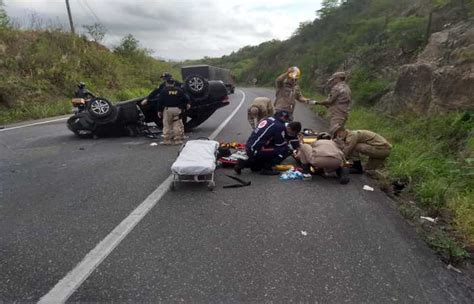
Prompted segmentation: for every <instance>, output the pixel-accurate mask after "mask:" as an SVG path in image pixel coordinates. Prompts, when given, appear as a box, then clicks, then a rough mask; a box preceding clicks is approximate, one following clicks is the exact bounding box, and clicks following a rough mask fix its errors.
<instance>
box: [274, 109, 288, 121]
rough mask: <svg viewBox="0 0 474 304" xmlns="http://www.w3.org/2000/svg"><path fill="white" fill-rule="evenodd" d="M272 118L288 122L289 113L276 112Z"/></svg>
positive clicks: (283, 111)
mask: <svg viewBox="0 0 474 304" xmlns="http://www.w3.org/2000/svg"><path fill="white" fill-rule="evenodd" d="M273 117H275V118H277V119H280V120H283V121H290V112H288V111H285V110H278V111H277V112H276V113H275V115H273Z"/></svg>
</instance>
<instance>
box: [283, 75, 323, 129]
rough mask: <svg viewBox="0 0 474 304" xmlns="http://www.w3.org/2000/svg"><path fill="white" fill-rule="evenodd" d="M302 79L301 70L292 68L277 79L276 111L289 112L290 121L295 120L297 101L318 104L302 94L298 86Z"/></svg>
mask: <svg viewBox="0 0 474 304" xmlns="http://www.w3.org/2000/svg"><path fill="white" fill-rule="evenodd" d="M300 77H301V71H300V69H298V68H297V67H291V68H289V69H288V70H287V71H286V72H285V73H283V74H281V75H280V76H278V78H277V79H276V99H275V111H280V110H283V111H288V112H289V113H290V121H291V120H293V112H294V110H295V105H296V101H299V102H304V103H307V104H316V101H314V100H310V99H309V98H306V97H304V96H303V94H302V93H301V90H300V87H299V86H298V79H300Z"/></svg>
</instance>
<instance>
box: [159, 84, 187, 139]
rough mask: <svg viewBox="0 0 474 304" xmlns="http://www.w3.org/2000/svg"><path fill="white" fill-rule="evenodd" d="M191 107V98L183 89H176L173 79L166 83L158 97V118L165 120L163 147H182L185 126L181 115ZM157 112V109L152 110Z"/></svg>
mask: <svg viewBox="0 0 474 304" xmlns="http://www.w3.org/2000/svg"><path fill="white" fill-rule="evenodd" d="M190 107H191V105H190V101H189V98H188V97H187V95H186V94H185V93H184V92H183V90H182V89H181V88H178V87H175V82H174V80H173V79H169V80H167V81H166V83H165V87H164V89H163V90H162V92H161V93H160V95H159V96H158V102H157V109H156V111H157V112H158V117H159V118H162V119H163V141H162V142H161V143H160V144H162V145H172V144H173V143H174V144H175V145H180V144H182V143H183V139H184V124H183V120H182V117H181V114H182V112H183V111H184V110H186V109H189V108H190ZM152 110H153V111H154V112H155V109H152Z"/></svg>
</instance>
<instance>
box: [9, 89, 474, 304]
mask: <svg viewBox="0 0 474 304" xmlns="http://www.w3.org/2000/svg"><path fill="white" fill-rule="evenodd" d="M245 93H246V95H247V103H248V102H250V101H251V100H252V99H253V98H255V97H256V96H265V95H266V96H269V97H273V94H274V92H273V91H272V90H265V89H255V88H253V89H245ZM238 95H239V94H235V95H234V96H233V97H232V98H233V100H232V106H231V107H228V108H224V109H221V110H220V111H218V112H217V113H216V114H215V115H214V116H213V117H212V119H210V120H209V121H208V122H206V124H204V125H203V126H202V128H200V129H199V130H198V131H197V132H196V133H195V134H192V136H193V137H197V136H202V135H209V134H210V133H211V132H212V131H213V130H214V129H215V128H216V127H217V125H219V123H220V122H221V121H222V120H224V119H225V118H226V117H227V116H228V115H229V114H230V113H231V112H232V110H233V107H234V106H235V105H236V103H237V102H238V100H239V99H240V96H238ZM295 117H296V118H297V119H300V120H302V121H303V122H304V124H305V126H309V127H312V128H316V129H320V128H323V124H322V123H321V121H319V120H318V119H317V118H315V116H314V115H313V114H312V113H311V112H310V111H309V110H308V109H307V108H306V107H304V106H302V105H298V108H297V113H296V115H295ZM14 132H18V133H14ZM249 132H250V127H249V126H248V123H247V121H246V107H245V106H244V107H243V108H242V109H240V111H239V112H238V113H237V115H236V116H235V117H234V119H232V120H231V121H230V123H229V124H228V125H227V126H226V128H225V129H224V130H223V131H222V133H221V134H220V135H219V136H218V137H217V138H218V139H219V140H227V141H233V140H237V141H245V139H246V138H247V137H248V134H249ZM4 133H7V132H4ZM25 133H26V134H25ZM49 134H51V135H49ZM20 135H21V140H19V136H20ZM0 140H1V141H2V148H1V149H2V150H1V151H0V152H2V153H1V155H2V156H1V157H2V159H1V161H2V168H1V169H2V170H1V172H2V176H1V181H2V185H5V186H6V187H4V188H3V189H2V200H1V201H2V203H1V205H0V206H1V211H2V215H1V218H0V225H1V226H0V228H1V229H2V231H8V233H7V234H5V235H2V236H0V242H1V243H0V244H1V247H0V248H1V250H2V251H1V252H0V255H1V258H2V259H1V260H2V264H1V269H0V271H1V273H7V274H8V275H7V276H6V277H5V276H4V277H2V278H0V294H1V295H2V296H1V297H0V300H2V299H3V300H6V301H11V300H23V301H24V300H28V299H31V300H37V299H38V298H39V297H40V296H42V295H44V294H45V293H46V292H48V290H49V289H51V288H52V287H53V286H54V284H56V283H57V281H59V280H60V279H61V278H62V277H63V276H64V275H65V274H66V273H67V272H68V271H70V270H71V269H73V268H74V266H75V265H76V264H77V263H78V262H79V261H80V260H81V259H82V258H83V257H84V256H85V255H86V254H87V252H89V251H90V250H91V249H92V248H93V247H94V246H95V245H96V244H97V243H98V242H99V241H100V240H101V239H103V238H104V237H105V236H106V235H107V234H108V233H109V232H110V231H111V230H112V229H113V228H114V227H115V225H117V224H118V223H119V222H120V221H121V220H122V219H123V218H124V217H126V216H127V215H128V213H129V212H130V211H131V210H133V209H134V208H135V207H136V206H137V205H138V204H139V203H140V202H141V201H143V199H145V198H146V197H147V196H148V194H150V193H151V192H152V191H153V190H154V189H155V188H156V187H157V186H158V185H159V184H160V183H161V181H163V180H164V178H166V177H167V176H168V174H169V166H170V165H171V163H172V161H173V160H174V158H175V155H176V154H175V153H176V148H169V147H150V146H149V143H150V141H149V140H145V139H130V138H119V139H105V140H97V141H93V140H90V141H89V140H86V141H84V140H78V139H75V138H74V137H72V136H71V135H70V134H69V133H68V131H67V130H66V129H65V128H64V126H63V125H62V124H52V125H44V126H41V127H38V128H35V129H28V130H27V129H22V131H20V129H19V130H17V131H14V130H12V131H11V133H9V135H8V136H5V134H1V133H0ZM6 147H8V148H6ZM80 148H84V150H80ZM4 151H6V152H7V153H9V154H6V155H7V156H6V157H4ZM6 161H8V163H7V162H6ZM91 172H94V176H92V174H91ZM225 174H232V171H231V170H224V169H223V170H218V171H217V176H216V179H217V187H216V190H215V191H214V192H209V191H207V189H206V188H205V187H201V186H199V185H188V186H186V187H182V188H181V190H179V191H177V192H169V193H167V194H166V195H165V196H164V197H163V199H162V200H160V201H159V202H158V204H157V205H156V206H155V208H153V209H152V211H151V212H150V213H149V214H148V215H147V216H146V217H145V218H144V219H143V220H142V222H140V223H139V224H138V226H137V227H136V228H135V229H134V230H133V231H132V232H131V234H130V235H129V236H128V237H127V238H125V239H124V241H123V242H122V243H121V244H120V245H119V246H118V247H117V248H116V249H115V250H114V251H113V252H112V253H111V255H110V256H108V257H107V258H106V259H105V260H104V262H103V263H102V264H101V265H100V266H99V267H98V268H97V269H96V270H95V271H94V272H93V273H92V275H91V276H90V277H89V279H87V280H86V281H85V282H84V284H83V285H82V286H81V287H80V288H79V289H78V290H77V291H76V292H75V293H74V294H73V295H72V296H71V298H70V299H69V300H70V301H87V302H91V301H94V302H95V301H99V302H107V301H119V302H157V301H160V300H161V301H165V302H178V301H186V302H226V303H227V302H264V301H265V302H266V301H274V302H289V301H311V302H316V301H318V302H322V303H341V302H351V303H359V302H365V303H367V302H369V303H391V302H397V301H398V302H402V303H447V302H457V303H469V302H470V300H471V299H472V295H473V294H472V286H471V289H468V288H467V287H466V286H465V285H466V284H468V283H467V282H466V281H465V278H464V277H463V276H462V275H459V274H457V273H454V272H450V271H448V270H446V267H445V265H443V264H442V263H441V262H440V261H439V260H438V259H437V258H436V256H435V255H434V254H433V253H432V252H431V251H430V250H429V249H428V248H427V247H426V245H425V244H424V243H423V242H422V241H421V240H420V239H419V238H418V237H417V236H416V234H415V233H414V231H413V230H412V228H411V227H409V226H408V225H407V224H406V222H405V221H404V220H403V219H402V218H401V217H400V215H399V214H398V212H397V211H396V210H394V209H393V208H392V206H391V204H392V202H391V201H390V200H389V199H388V198H387V197H386V196H385V195H384V194H383V193H381V192H380V191H375V192H365V191H363V190H362V186H363V185H364V184H370V185H373V182H372V181H370V180H368V179H366V178H365V177H363V176H357V177H355V178H353V180H352V181H351V183H350V184H349V185H347V186H341V185H339V184H338V183H337V181H336V180H335V179H334V178H321V177H315V178H314V179H313V181H309V182H302V181H301V182H282V181H279V180H278V178H277V177H267V176H259V175H256V174H251V173H250V172H245V173H244V174H243V175H242V178H244V179H248V180H251V181H252V185H251V186H250V187H246V188H237V189H222V185H224V184H230V183H233V181H232V180H230V179H228V178H227V177H225ZM40 177H43V178H40ZM81 180H84V185H85V186H84V187H80V186H78V187H77V188H76V189H75V188H73V187H72V185H78V183H74V182H73V181H81ZM4 202H6V203H4ZM302 232H306V235H303V233H302ZM4 260H5V261H6V262H5V263H4V262H3V261H4Z"/></svg>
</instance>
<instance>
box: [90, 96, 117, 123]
mask: <svg viewBox="0 0 474 304" xmlns="http://www.w3.org/2000/svg"><path fill="white" fill-rule="evenodd" d="M114 110H115V111H116V109H115V107H114V106H113V105H112V103H111V102H110V101H108V100H107V99H105V98H102V97H96V98H93V99H92V100H90V101H89V102H88V103H87V112H89V114H90V115H91V116H92V117H96V118H104V117H107V116H110V115H111V114H112V112H113V111H114Z"/></svg>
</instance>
